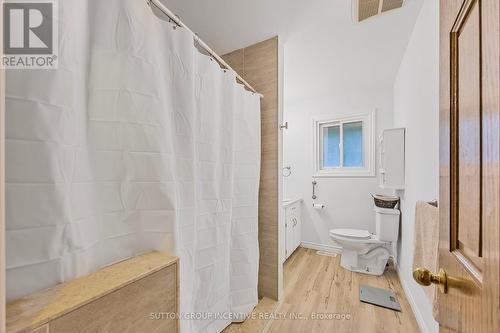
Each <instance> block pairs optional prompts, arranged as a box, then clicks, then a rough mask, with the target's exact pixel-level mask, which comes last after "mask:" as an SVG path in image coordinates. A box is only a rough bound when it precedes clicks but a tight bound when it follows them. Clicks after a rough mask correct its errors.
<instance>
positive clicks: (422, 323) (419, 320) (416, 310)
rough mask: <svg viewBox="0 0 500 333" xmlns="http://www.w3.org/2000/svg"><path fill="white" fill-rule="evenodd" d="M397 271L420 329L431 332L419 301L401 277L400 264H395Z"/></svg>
mask: <svg viewBox="0 0 500 333" xmlns="http://www.w3.org/2000/svg"><path fill="white" fill-rule="evenodd" d="M395 268H396V272H397V273H398V279H399V282H400V283H401V286H402V287H403V291H404V293H405V295H406V299H407V300H408V303H410V307H411V309H412V311H413V314H414V315H415V319H416V320H417V324H418V327H419V328H420V331H421V332H422V333H430V331H429V328H428V327H427V325H426V323H425V320H424V317H423V316H422V313H421V312H420V310H419V308H418V306H417V303H416V302H415V300H414V299H413V296H412V294H411V292H410V288H409V287H408V284H407V283H406V280H405V279H403V278H401V272H400V270H399V266H398V265H395Z"/></svg>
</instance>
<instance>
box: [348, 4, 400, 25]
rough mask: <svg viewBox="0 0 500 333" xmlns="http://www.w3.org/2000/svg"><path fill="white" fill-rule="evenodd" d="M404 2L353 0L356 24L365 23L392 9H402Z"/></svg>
mask: <svg viewBox="0 0 500 333" xmlns="http://www.w3.org/2000/svg"><path fill="white" fill-rule="evenodd" d="M403 3H404V0H352V14H353V17H354V21H355V22H361V21H364V20H366V19H368V18H370V17H373V16H377V15H380V14H382V13H384V12H387V11H389V10H392V9H397V8H401V7H402V6H403Z"/></svg>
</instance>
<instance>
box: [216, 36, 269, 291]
mask: <svg viewBox="0 0 500 333" xmlns="http://www.w3.org/2000/svg"><path fill="white" fill-rule="evenodd" d="M222 58H223V59H224V60H225V61H226V62H227V63H228V64H229V65H230V66H231V67H232V68H233V69H234V70H235V71H236V72H238V74H240V75H241V76H242V77H243V78H244V79H245V80H246V81H247V82H248V83H249V84H251V85H252V86H253V87H254V88H255V89H256V90H257V91H258V92H259V93H261V94H263V95H264V98H263V99H262V100H261V130H262V162H261V173H260V192H259V249H260V262H259V297H269V298H272V299H276V300H277V299H278V265H279V255H278V253H279V252H278V134H279V133H278V132H279V129H278V128H279V124H278V37H273V38H271V39H268V40H265V41H263V42H260V43H257V44H254V45H251V46H248V47H245V48H243V49H239V50H236V51H233V52H231V53H228V54H226V55H224V56H222Z"/></svg>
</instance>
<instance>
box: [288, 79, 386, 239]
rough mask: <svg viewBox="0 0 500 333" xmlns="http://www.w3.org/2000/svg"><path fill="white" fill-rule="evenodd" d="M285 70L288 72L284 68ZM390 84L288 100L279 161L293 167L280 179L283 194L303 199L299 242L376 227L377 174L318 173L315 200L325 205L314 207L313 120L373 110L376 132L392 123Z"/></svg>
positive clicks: (378, 191)
mask: <svg viewBox="0 0 500 333" xmlns="http://www.w3.org/2000/svg"><path fill="white" fill-rule="evenodd" d="M285 75H286V72H285ZM392 103H393V99H392V86H387V87H378V88H377V89H365V90H354V89H353V90H349V91H342V90H340V91H336V90H332V94H331V95H330V96H327V97H323V98H314V99H309V100H305V101H301V102H294V103H289V104H286V112H285V120H286V121H288V123H289V125H288V126H289V129H288V130H287V131H285V134H284V137H285V145H284V161H283V165H284V166H288V165H290V166H291V167H292V175H291V176H290V177H288V178H285V179H284V186H285V188H284V193H285V195H284V196H285V197H286V198H290V199H293V198H304V207H303V227H302V241H305V242H309V243H314V244H319V245H333V242H332V241H331V239H330V237H329V230H330V229H333V228H359V229H365V230H370V231H372V232H374V231H375V230H374V228H375V225H374V214H373V199H372V198H371V196H370V193H380V192H381V190H380V189H379V187H378V184H379V180H378V177H363V178H318V179H317V182H318V186H317V196H318V199H317V200H316V202H317V203H324V204H325V205H326V208H325V209H323V210H321V211H318V210H315V209H313V208H312V199H311V196H312V185H311V182H312V175H313V158H314V155H313V151H314V150H313V119H328V118H337V117H344V116H346V115H354V114H362V113H367V112H369V111H371V110H373V109H374V108H376V109H377V112H376V122H377V125H376V128H377V131H376V132H377V133H378V132H379V131H380V130H381V129H384V128H390V127H392V121H393V113H392V109H393V107H392Z"/></svg>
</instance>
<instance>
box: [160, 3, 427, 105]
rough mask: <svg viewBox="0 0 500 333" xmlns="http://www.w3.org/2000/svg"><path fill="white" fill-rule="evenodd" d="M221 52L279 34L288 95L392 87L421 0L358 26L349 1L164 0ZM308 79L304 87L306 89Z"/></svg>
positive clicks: (308, 94) (308, 95)
mask: <svg viewBox="0 0 500 333" xmlns="http://www.w3.org/2000/svg"><path fill="white" fill-rule="evenodd" d="M162 1H163V3H164V4H165V5H166V6H167V7H168V8H169V9H170V10H171V11H173V12H174V13H176V14H178V15H179V16H180V18H181V20H182V21H183V22H184V23H185V24H187V25H188V26H189V27H190V28H191V30H193V31H194V32H196V33H198V34H199V36H200V37H201V38H202V39H203V40H204V41H205V42H206V43H207V44H208V45H209V46H210V47H212V48H213V49H214V50H215V51H216V52H217V53H218V54H225V53H227V52H229V51H233V50H236V49H239V48H242V47H245V46H248V45H251V44H254V43H256V42H260V41H262V40H265V39H267V38H269V37H273V36H276V35H279V37H280V41H281V42H282V43H283V45H284V54H285V58H284V66H285V76H286V77H287V78H286V82H287V83H286V85H287V88H286V89H287V91H288V92H289V93H290V94H291V95H293V96H294V97H296V98H306V97H313V96H317V95H325V94H329V93H330V91H331V90H332V88H334V86H335V85H339V86H346V85H349V86H353V87H361V86H363V85H364V86H371V87H373V86H379V85H384V86H392V85H393V83H394V80H395V77H396V74H397V71H398V68H399V64H400V63H401V59H402V56H403V54H404V51H405V49H406V46H407V44H408V41H409V38H410V35H411V32H412V30H413V26H414V23H415V21H416V18H417V16H418V13H419V11H420V8H421V5H422V0H406V1H405V5H404V6H403V8H401V9H397V10H393V11H390V12H387V13H384V14H382V15H380V16H377V17H374V18H370V19H368V20H366V21H363V22H361V23H355V22H354V21H353V20H352V7H351V0H162ZM304 82H307V84H304Z"/></svg>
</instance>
